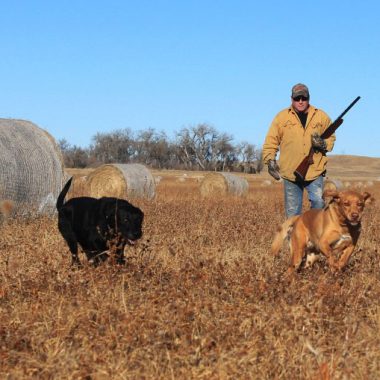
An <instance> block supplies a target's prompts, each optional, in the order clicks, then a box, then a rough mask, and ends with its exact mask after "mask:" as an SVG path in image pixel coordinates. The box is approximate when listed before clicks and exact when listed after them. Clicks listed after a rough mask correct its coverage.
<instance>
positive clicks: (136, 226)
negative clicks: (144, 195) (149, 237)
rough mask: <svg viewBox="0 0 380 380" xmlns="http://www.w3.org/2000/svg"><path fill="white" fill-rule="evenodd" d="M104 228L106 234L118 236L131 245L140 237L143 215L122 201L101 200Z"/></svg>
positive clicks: (137, 209) (114, 199)
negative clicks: (110, 233)
mask: <svg viewBox="0 0 380 380" xmlns="http://www.w3.org/2000/svg"><path fill="white" fill-rule="evenodd" d="M102 200H103V202H102V209H103V210H102V211H103V212H104V216H105V223H106V225H107V226H104V227H105V229H106V230H107V231H108V232H111V231H112V233H115V234H119V235H120V236H121V237H122V238H123V239H125V241H126V242H127V243H129V244H131V245H133V244H135V243H136V241H137V240H138V239H140V238H141V236H142V224H143V220H144V213H143V212H142V211H141V210H140V209H139V208H138V207H135V206H133V205H132V204H130V203H129V202H128V201H126V200H124V199H117V198H102Z"/></svg>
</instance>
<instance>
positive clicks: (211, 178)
mask: <svg viewBox="0 0 380 380" xmlns="http://www.w3.org/2000/svg"><path fill="white" fill-rule="evenodd" d="M248 187H249V186H248V181H247V180H246V179H245V178H243V177H239V176H237V175H235V174H231V173H225V172H219V173H210V174H208V175H206V176H205V178H204V179H203V181H202V182H201V185H200V192H201V195H202V196H203V197H208V196H215V195H235V196H244V195H246V194H247V193H248Z"/></svg>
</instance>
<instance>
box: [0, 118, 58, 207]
mask: <svg viewBox="0 0 380 380" xmlns="http://www.w3.org/2000/svg"><path fill="white" fill-rule="evenodd" d="M64 180H65V174H64V165H63V158H62V155H61V151H60V149H59V147H58V146H57V144H56V142H55V140H54V138H53V137H52V136H51V135H49V133H48V132H46V131H45V130H43V129H41V128H39V127H38V126H37V125H35V124H33V123H31V122H30V121H26V120H15V119H0V200H4V199H8V200H11V201H13V203H14V205H15V212H16V213H17V214H34V213H38V214H50V213H53V212H54V211H55V202H56V199H57V197H58V194H59V192H60V191H61V189H62V185H63V183H64Z"/></svg>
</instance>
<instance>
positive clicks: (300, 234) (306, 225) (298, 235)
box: [272, 190, 373, 274]
mask: <svg viewBox="0 0 380 380" xmlns="http://www.w3.org/2000/svg"><path fill="white" fill-rule="evenodd" d="M323 197H324V198H325V199H326V198H328V197H329V198H331V200H330V201H329V202H328V203H327V206H326V207H325V208H324V209H310V210H308V211H306V212H305V213H303V214H302V215H296V216H292V217H290V218H289V219H287V220H286V221H285V223H283V225H282V226H281V227H280V228H279V230H278V232H277V234H276V236H275V238H274V241H273V243H272V254H273V255H277V254H278V253H279V252H280V250H281V247H282V244H283V241H284V239H285V238H287V237H288V238H289V240H290V244H289V245H290V253H291V262H290V267H289V270H288V273H289V274H293V273H294V271H296V270H297V269H298V268H299V267H300V265H301V263H302V260H303V258H304V256H305V255H306V254H307V255H308V256H309V254H318V253H322V254H323V255H324V256H326V258H327V260H328V263H329V266H330V269H331V270H332V271H333V272H335V271H337V270H341V269H342V268H343V267H344V266H345V265H346V264H347V262H348V260H349V258H350V256H351V254H352V252H353V251H354V248H355V246H356V243H357V241H358V238H359V235H360V230H361V219H362V215H363V210H364V206H365V205H366V204H368V203H369V202H370V200H372V199H373V198H371V195H370V194H369V193H367V192H364V193H358V192H357V191H352V190H345V191H336V190H326V191H325V192H324V193H323ZM335 256H337V257H338V259H337V260H335V258H334V257H335ZM314 257H315V255H314V256H312V255H310V259H309V258H308V259H307V262H306V266H309V265H312V264H313V262H314V261H315V260H313V258H314Z"/></svg>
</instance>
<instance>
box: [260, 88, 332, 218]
mask: <svg viewBox="0 0 380 380" xmlns="http://www.w3.org/2000/svg"><path fill="white" fill-rule="evenodd" d="M309 101H310V95H309V89H308V88H307V87H306V86H305V85H304V84H302V83H298V84H296V85H294V86H293V88H292V94H291V105H290V107H288V108H285V109H284V110H282V111H280V112H279V113H278V114H277V115H276V117H275V118H274V120H273V122H272V124H271V126H270V128H269V131H268V134H267V136H266V138H265V142H264V145H263V160H264V163H265V164H267V165H268V172H269V174H270V175H271V176H272V177H273V178H275V179H276V180H280V179H281V177H282V178H283V180H284V196H285V213H286V217H287V218H289V217H290V216H292V215H299V214H301V213H302V198H303V192H304V189H306V191H307V193H308V197H309V201H310V204H311V208H323V207H324V201H323V199H322V192H323V177H324V175H325V172H326V164H327V157H326V152H330V151H331V150H332V148H333V146H334V141H335V135H332V136H331V137H329V138H328V139H325V140H324V139H322V138H321V134H322V133H323V132H324V131H325V130H326V129H327V127H329V125H330V124H331V120H330V118H329V117H328V115H327V114H326V113H325V112H324V111H322V110H321V109H319V108H316V107H314V106H312V105H311V104H310V103H309ZM311 147H312V148H313V149H314V156H313V160H314V163H313V164H312V165H310V167H309V170H308V171H307V174H306V178H305V180H304V181H300V180H297V179H296V177H295V175H294V171H295V170H296V168H297V167H298V165H299V164H300V163H301V161H302V160H303V159H304V158H305V157H306V156H307V155H308V154H309V151H310V148H311ZM278 150H280V158H279V163H278V165H277V162H276V154H277V151H278Z"/></svg>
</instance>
